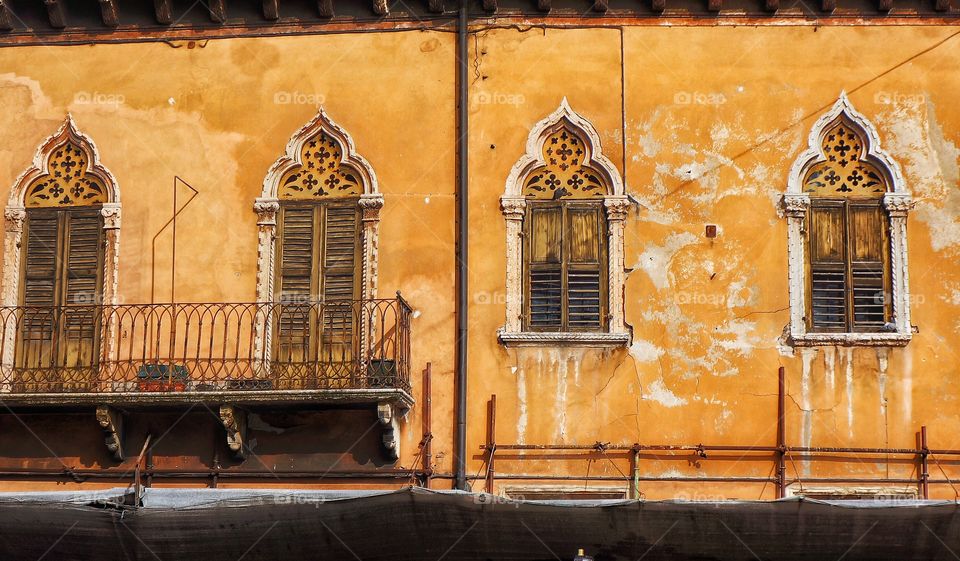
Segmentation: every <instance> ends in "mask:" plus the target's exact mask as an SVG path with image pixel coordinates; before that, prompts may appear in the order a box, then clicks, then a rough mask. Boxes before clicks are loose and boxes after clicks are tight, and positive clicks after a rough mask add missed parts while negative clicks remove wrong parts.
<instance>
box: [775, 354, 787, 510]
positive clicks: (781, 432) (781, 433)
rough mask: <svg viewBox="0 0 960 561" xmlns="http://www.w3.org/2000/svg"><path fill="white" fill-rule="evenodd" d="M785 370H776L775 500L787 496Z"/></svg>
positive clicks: (781, 368) (782, 368)
mask: <svg viewBox="0 0 960 561" xmlns="http://www.w3.org/2000/svg"><path fill="white" fill-rule="evenodd" d="M784 377H785V369H784V367H782V366H781V367H780V368H779V369H778V370H777V382H778V383H777V498H778V499H782V498H784V497H786V496H787V464H786V461H785V460H786V455H787V444H786V426H785V424H784V422H785V418H784V417H785V416H784V409H785V407H784V398H785V387H784Z"/></svg>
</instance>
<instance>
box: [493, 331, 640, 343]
mask: <svg viewBox="0 0 960 561" xmlns="http://www.w3.org/2000/svg"><path fill="white" fill-rule="evenodd" d="M497 338H498V339H499V340H500V344H501V345H503V346H505V347H558V346H559V347H625V346H627V345H629V344H630V334H629V333H582V332H563V333H558V332H542V331H503V330H501V331H500V332H499V333H498V334H497Z"/></svg>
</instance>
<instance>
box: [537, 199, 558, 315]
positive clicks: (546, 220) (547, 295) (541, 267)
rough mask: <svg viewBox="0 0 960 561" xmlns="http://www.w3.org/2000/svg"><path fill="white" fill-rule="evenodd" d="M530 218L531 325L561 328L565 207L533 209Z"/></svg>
mask: <svg viewBox="0 0 960 561" xmlns="http://www.w3.org/2000/svg"><path fill="white" fill-rule="evenodd" d="M529 218H530V224H529V232H530V240H529V245H528V259H529V264H528V267H529V269H528V270H529V290H530V293H529V298H530V300H529V308H528V313H529V322H530V326H531V327H534V328H537V329H543V330H560V329H561V328H562V327H563V265H562V256H563V245H562V240H563V208H562V207H561V206H543V207H538V208H533V209H531V211H530V215H529Z"/></svg>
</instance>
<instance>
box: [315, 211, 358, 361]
mask: <svg viewBox="0 0 960 561" xmlns="http://www.w3.org/2000/svg"><path fill="white" fill-rule="evenodd" d="M358 222H359V220H357V208H356V206H355V205H352V204H351V205H350V206H327V207H326V208H325V216H324V223H323V303H324V304H323V310H324V312H323V343H324V345H323V349H324V355H325V359H326V360H329V361H331V362H347V361H349V360H350V359H351V357H352V352H351V350H352V344H351V343H352V341H353V330H354V323H355V321H354V306H353V300H354V299H355V298H356V296H357V295H356V289H357V283H356V279H357V274H356V264H357V262H358V259H357V251H358V249H359V247H358V246H359V244H358V239H359V237H358V228H357V226H358Z"/></svg>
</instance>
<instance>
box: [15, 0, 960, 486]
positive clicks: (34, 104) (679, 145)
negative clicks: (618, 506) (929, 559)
mask: <svg viewBox="0 0 960 561" xmlns="http://www.w3.org/2000/svg"><path fill="white" fill-rule="evenodd" d="M327 4H329V3H327ZM433 4H434V3H432V2H431V5H430V6H423V7H419V6H418V7H401V6H389V5H388V6H383V5H377V4H376V3H374V5H373V6H367V5H356V6H354V5H351V6H344V7H343V8H342V11H340V10H341V8H339V7H337V6H334V7H331V5H325V4H324V3H323V2H321V3H320V6H319V8H318V9H319V10H320V14H321V15H323V13H324V10H325V9H327V8H329V9H333V8H337V11H336V15H335V16H334V17H332V18H330V19H322V18H320V16H317V15H315V14H314V13H313V12H312V11H308V10H307V8H306V7H304V6H293V7H289V8H288V7H287V6H286V4H285V3H284V2H280V3H279V8H278V7H277V3H276V2H274V3H272V4H271V3H270V2H264V3H263V6H259V4H258V3H256V2H254V3H251V5H250V6H245V7H239V6H238V7H237V10H238V11H237V12H235V13H233V12H232V10H233V6H227V7H224V6H223V5H222V3H220V4H219V7H218V4H217V3H216V2H214V3H213V4H211V6H210V8H209V13H208V11H207V10H206V8H203V7H202V6H198V7H197V8H196V9H194V10H187V9H186V8H187V7H186V6H184V7H182V9H179V8H178V7H177V6H173V7H172V8H171V6H170V4H169V3H166V2H162V1H158V2H157V3H155V5H153V6H149V5H147V4H144V6H140V7H137V8H135V9H134V8H131V12H130V14H129V15H128V16H127V15H125V12H124V9H125V8H124V5H120V6H119V7H117V6H114V7H113V8H112V10H113V11H111V8H110V6H111V5H113V4H112V3H110V2H101V9H102V11H101V12H98V11H96V10H94V11H89V10H85V9H84V10H82V9H81V8H80V7H77V8H76V11H75V12H71V11H69V10H66V9H65V6H64V5H62V0H61V1H60V2H56V1H54V2H48V3H47V9H48V12H40V11H37V10H40V8H39V7H32V8H29V9H27V8H26V7H25V8H24V9H23V10H22V11H20V12H18V7H17V6H16V5H8V4H6V3H4V13H5V14H7V21H8V22H9V25H7V26H6V27H9V28H10V30H9V31H6V32H5V35H0V44H2V45H3V48H2V49H0V103H2V105H3V107H5V108H6V110H5V111H3V112H2V114H0V138H3V139H4V140H3V142H2V143H0V185H3V186H6V187H4V188H6V189H8V203H7V209H6V213H5V221H6V223H5V242H4V258H3V276H2V278H3V287H2V294H3V299H4V302H3V304H4V306H5V308H4V309H3V317H2V318H0V322H2V323H3V336H4V340H3V353H2V360H3V374H2V377H3V379H2V389H0V391H2V392H3V395H2V396H0V397H2V402H3V403H4V405H5V411H3V412H2V414H0V450H3V451H4V452H3V453H2V454H0V489H2V490H54V489H97V488H109V487H116V486H118V485H121V486H122V485H126V484H127V483H129V482H130V481H131V478H132V474H133V473H134V471H135V469H136V467H137V466H140V473H142V475H143V477H144V481H145V483H146V484H147V485H151V486H154V487H158V486H189V487H204V486H207V487H297V488H319V489H367V488H395V487H399V486H402V485H406V484H411V483H413V484H417V485H425V486H430V487H432V488H435V489H449V488H452V487H454V486H456V484H457V482H458V480H464V481H465V482H466V483H467V484H468V485H469V486H470V487H471V488H472V489H473V490H474V491H482V490H486V491H488V492H491V493H494V494H497V495H504V496H510V497H527V498H531V497H534V498H537V497H539V498H595V497H606V498H647V499H665V498H677V497H680V498H701V499H732V498H739V499H774V498H777V497H779V496H781V495H792V494H807V495H810V496H828V497H843V496H851V497H852V496H875V495H880V496H889V495H894V496H909V497H919V498H927V497H929V498H944V499H953V498H955V497H956V491H955V489H954V486H953V484H952V483H950V481H953V480H955V479H960V468H958V466H957V458H958V455H957V454H958V452H956V451H955V450H956V449H960V443H958V442H956V434H957V433H958V429H960V418H958V416H957V414H956V411H955V409H956V407H955V404H956V402H957V399H958V395H960V394H958V391H957V389H956V387H955V385H956V384H955V383H954V377H955V373H956V371H957V370H958V367H960V357H958V355H957V352H956V351H955V347H956V343H957V332H958V331H960V320H958V317H960V267H958V266H957V265H956V264H955V261H956V257H957V255H958V252H960V224H958V219H960V191H958V188H960V183H958V182H960V148H958V146H960V132H958V130H960V105H958V104H957V103H956V100H957V99H958V97H960V38H958V37H957V35H958V31H957V28H956V27H955V23H956V21H957V20H956V17H957V14H960V11H958V8H957V7H955V6H951V5H949V4H944V3H941V2H939V1H938V2H937V3H936V4H933V3H930V5H927V3H920V4H917V5H913V4H911V5H910V6H900V5H899V4H898V3H894V4H893V5H892V6H890V5H889V3H887V5H884V4H885V2H883V1H881V2H880V3H879V5H877V4H875V3H874V4H869V5H867V4H863V5H860V4H857V5H851V6H843V5H841V6H839V7H835V6H832V5H828V3H827V2H824V3H823V5H822V6H821V5H816V6H806V5H798V6H795V7H790V6H783V5H777V4H776V3H775V2H774V3H773V4H771V2H770V1H769V0H768V1H767V2H766V4H763V5H760V4H757V5H753V4H752V3H751V4H750V5H749V6H747V5H744V6H739V5H737V6H730V5H728V4H727V3H721V2H719V1H718V2H714V1H713V0H711V2H709V3H708V4H704V5H703V6H701V5H699V4H696V5H694V3H689V5H687V4H684V5H683V6H679V7H676V8H674V7H673V6H671V5H670V3H667V5H666V6H665V7H664V6H663V5H662V4H661V5H660V6H657V5H656V4H657V2H656V1H655V2H654V5H653V6H649V5H643V6H640V5H636V6H634V5H626V4H625V5H623V6H619V5H615V3H613V4H611V5H609V6H608V5H607V3H606V2H602V3H601V2H598V3H595V4H589V3H584V4H583V5H582V6H581V5H579V4H578V5H576V6H573V5H571V6H552V5H551V4H550V3H549V1H548V2H546V4H545V3H544V2H540V3H539V8H538V7H537V6H532V5H531V6H526V5H523V6H519V5H518V6H512V5H509V6H504V5H498V4H497V3H496V2H492V3H488V2H484V3H483V5H482V6H481V5H479V4H478V5H477V6H471V7H470V13H469V14H461V15H469V27H468V28H467V29H466V31H465V32H463V33H464V34H465V35H466V42H465V43H464V44H465V45H466V47H467V51H466V53H465V54H466V57H465V58H462V57H458V39H463V37H462V36H458V29H462V28H461V26H462V22H461V23H460V24H458V22H457V20H456V19H455V18H456V14H455V13H452V12H443V6H435V5H433ZM761 4H762V3H761ZM37 6H39V4H38V5H37ZM51 6H59V8H56V9H55V8H51ZM338 6H339V5H338ZM164 7H165V8H166V9H167V10H171V9H172V10H173V16H172V18H170V19H172V20H176V22H174V23H173V24H172V25H170V26H167V25H165V24H166V23H169V22H164V21H163V17H162V16H163V15H164V14H163V13H161V12H163V9H164ZM261 8H262V10H263V12H258V10H259V9H261ZM450 8H452V7H451V6H447V9H448V10H449V9H450ZM545 8H546V9H551V8H552V11H550V12H549V13H548V12H546V11H542V10H544V9H545ZM658 8H659V9H658ZM154 9H155V11H154ZM287 9H290V10H292V11H291V12H289V13H290V14H294V11H296V10H300V11H301V12H303V13H302V14H301V13H300V12H296V14H295V15H289V16H288V15H284V14H285V13H286V12H285V10H287ZM312 9H313V8H310V10H312ZM437 9H439V11H436V10H437ZM57 10H61V11H60V12H57ZM116 10H119V12H117V11H116ZM220 10H223V13H220ZM271 10H274V11H276V10H279V16H278V17H279V19H276V18H269V17H268V16H269V15H270V14H271V13H276V12H271ZM88 12H89V13H88ZM180 12H183V19H182V20H178V19H177V18H178V16H180V15H181V14H180ZM248 12H249V13H248ZM354 12H356V14H354ZM18 14H19V15H18ZM56 14H59V17H61V18H66V23H65V27H64V26H63V25H57V24H56V22H55V21H54V19H55V15H56ZM71 14H74V15H73V16H72V17H74V19H73V20H71V19H70V18H71ZM111 14H113V15H112V16H111ZM117 14H119V15H117ZM264 14H265V15H266V16H267V17H265V16H264ZM377 14H379V15H380V16H382V17H380V16H377ZM168 15H169V14H168ZM375 16H377V17H375ZM111 17H113V18H119V23H118V25H116V26H114V27H111V26H110V25H109V22H110V21H112V20H111V19H110V18H111ZM125 18H127V19H125ZM211 20H213V21H214V22H217V21H220V22H222V23H219V24H218V23H211ZM104 22H107V23H106V24H105V23H104ZM61 23H62V22H61ZM460 48H462V47H460ZM461 63H462V64H461ZM458 72H459V73H460V75H459V76H458ZM464 77H465V79H464ZM461 100H465V101H466V105H464V106H462V107H461V106H460V102H461ZM321 108H322V109H321ZM844 135H846V136H847V140H846V141H844V140H843V136H844ZM838 143H840V144H838ZM557 147H560V148H557ZM567 150H569V151H567ZM71 154H73V155H72V156H71ZM837 154H839V155H840V160H837V159H836V158H835V157H834V156H836V155H837ZM567 158H570V159H569V160H568V159H567ZM841 161H842V162H841ZM841 163H842V165H841ZM847 164H849V165H850V166H857V167H856V170H855V171H852V172H850V173H851V175H850V176H847V175H845V173H846V171H848V170H850V169H852V168H848V167H847ZM459 165H463V166H464V167H463V168H458V166H459ZM76 170H83V171H82V173H81V172H79V171H76ZM464 172H465V173H464ZM835 172H839V174H838V173H835ZM861 173H862V174H865V175H861ZM71 174H72V175H71ZM851 177H852V179H851ZM68 199H69V200H68ZM84 217H86V218H84ZM464 217H466V220H467V221H466V223H464V224H462V226H464V227H463V228H460V227H459V226H460V225H461V224H460V223H459V222H458V219H462V218H464ZM85 220H86V222H84V221H85ZM85 224H86V226H85ZM91 225H92V226H91ZM44 228H46V229H45V230H44ZM298 228H299V230H298ZM863 232H866V233H863ZM84 236H86V238H84ZM297 236H301V237H299V238H298V237H297ZM84 240H87V242H84ZM84 243H88V244H92V245H89V246H88V247H87V250H86V251H87V253H83V251H84V249H83V247H82V246H83V244H84ZM31 244H32V245H31ZM338 252H339V253H338ZM463 255H465V256H466V260H465V265H464V268H463V269H461V273H462V274H460V275H458V260H459V259H460V257H461V256H463ZM71 256H73V257H71ZM71 259H73V260H71ZM74 261H75V262H76V263H75V264H74ZM463 291H465V293H464V292H463ZM398 293H399V294H398ZM837 298H838V299H839V300H837ZM458 301H459V302H461V303H465V304H466V305H465V306H464V305H462V304H461V305H458ZM458 322H465V327H466V331H465V337H463V338H460V337H458V333H461V331H458ZM460 327H461V328H462V327H464V325H460ZM458 352H459V353H465V356H463V355H461V356H462V358H461V360H459V361H458ZM781 368H782V371H783V382H782V384H783V389H782V390H780V389H779V387H780V379H779V376H778V371H779V370H780V369H781ZM425 386H428V387H429V393H427V392H426V391H425ZM492 396H495V399H492ZM460 397H462V398H463V402H464V403H465V407H464V408H461V407H458V405H457V404H458V398H460ZM778 403H780V404H781V407H780V409H781V410H782V414H781V415H778ZM778 417H779V419H778ZM461 427H462V428H461ZM921 427H926V429H925V431H923V432H925V434H926V436H925V437H924V438H925V439H926V440H923V441H921V436H920V435H921V432H922V431H921ZM461 430H462V431H463V433H464V434H465V448H464V449H463V450H458V449H457V441H458V438H457V437H458V431H461ZM104 440H106V443H105V442H104ZM491 445H493V446H491ZM824 448H829V450H825V449H824ZM837 449H845V450H837ZM458 458H462V464H461V463H460V462H458V461H457V460H458Z"/></svg>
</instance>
